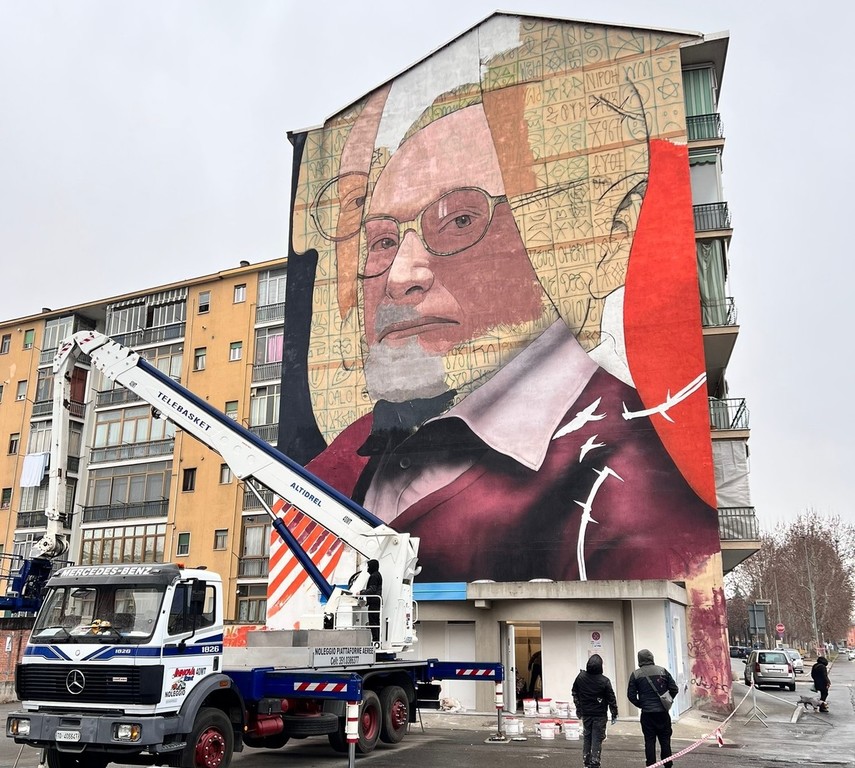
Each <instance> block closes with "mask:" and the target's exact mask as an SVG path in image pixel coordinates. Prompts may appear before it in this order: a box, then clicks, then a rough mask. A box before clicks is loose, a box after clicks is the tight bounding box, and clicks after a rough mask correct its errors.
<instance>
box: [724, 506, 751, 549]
mask: <svg viewBox="0 0 855 768" xmlns="http://www.w3.org/2000/svg"><path fill="white" fill-rule="evenodd" d="M718 535H719V537H720V538H721V540H722V541H757V540H758V539H759V538H760V526H759V525H758V524H757V515H756V514H754V507H719V509H718Z"/></svg>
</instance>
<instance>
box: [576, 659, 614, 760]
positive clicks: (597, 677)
mask: <svg viewBox="0 0 855 768" xmlns="http://www.w3.org/2000/svg"><path fill="white" fill-rule="evenodd" d="M571 694H572V696H573V705H574V706H575V707H576V715H577V717H579V718H580V719H581V720H582V756H583V760H584V762H585V765H586V766H587V768H600V749H601V748H602V744H603V740H604V739H605V736H606V719H607V714H608V711H609V710H611V713H612V725H614V724H615V722H617V716H618V709H617V699H616V698H615V692H614V689H613V688H612V682H611V680H609V678H607V677H606V676H605V675H604V674H603V659H602V657H601V656H600V655H599V654H596V653H594V654H591V656H590V658H589V659H588V664H587V666H586V668H585V669H582V670H580V671H579V674H578V675H576V679H575V680H574V681H573V688H572V689H571Z"/></svg>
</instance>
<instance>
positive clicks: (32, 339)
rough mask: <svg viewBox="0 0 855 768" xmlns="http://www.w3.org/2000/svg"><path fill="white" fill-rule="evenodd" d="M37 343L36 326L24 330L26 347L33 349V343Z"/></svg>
mask: <svg viewBox="0 0 855 768" xmlns="http://www.w3.org/2000/svg"><path fill="white" fill-rule="evenodd" d="M35 343H36V331H35V328H27V330H26V331H24V349H32V348H33V345H34V344H35Z"/></svg>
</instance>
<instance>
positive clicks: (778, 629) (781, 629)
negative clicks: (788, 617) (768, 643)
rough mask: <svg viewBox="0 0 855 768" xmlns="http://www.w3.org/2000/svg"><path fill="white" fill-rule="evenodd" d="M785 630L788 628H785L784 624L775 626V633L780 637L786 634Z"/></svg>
mask: <svg viewBox="0 0 855 768" xmlns="http://www.w3.org/2000/svg"><path fill="white" fill-rule="evenodd" d="M784 629H786V627H784V625H783V624H776V625H775V631H776V632H777V633H778V634H779V635H783V634H784Z"/></svg>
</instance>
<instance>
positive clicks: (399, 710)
mask: <svg viewBox="0 0 855 768" xmlns="http://www.w3.org/2000/svg"><path fill="white" fill-rule="evenodd" d="M380 709H381V711H382V712H383V726H382V728H381V729H380V739H381V741H385V742H386V743H387V744H397V743H398V742H399V741H400V740H401V739H403V738H404V734H405V733H406V732H407V723H409V721H410V700H409V699H408V698H407V694H406V693H404V689H403V688H401V687H400V686H398V685H390V686H387V687H386V688H384V689H383V690H382V691H380Z"/></svg>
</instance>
